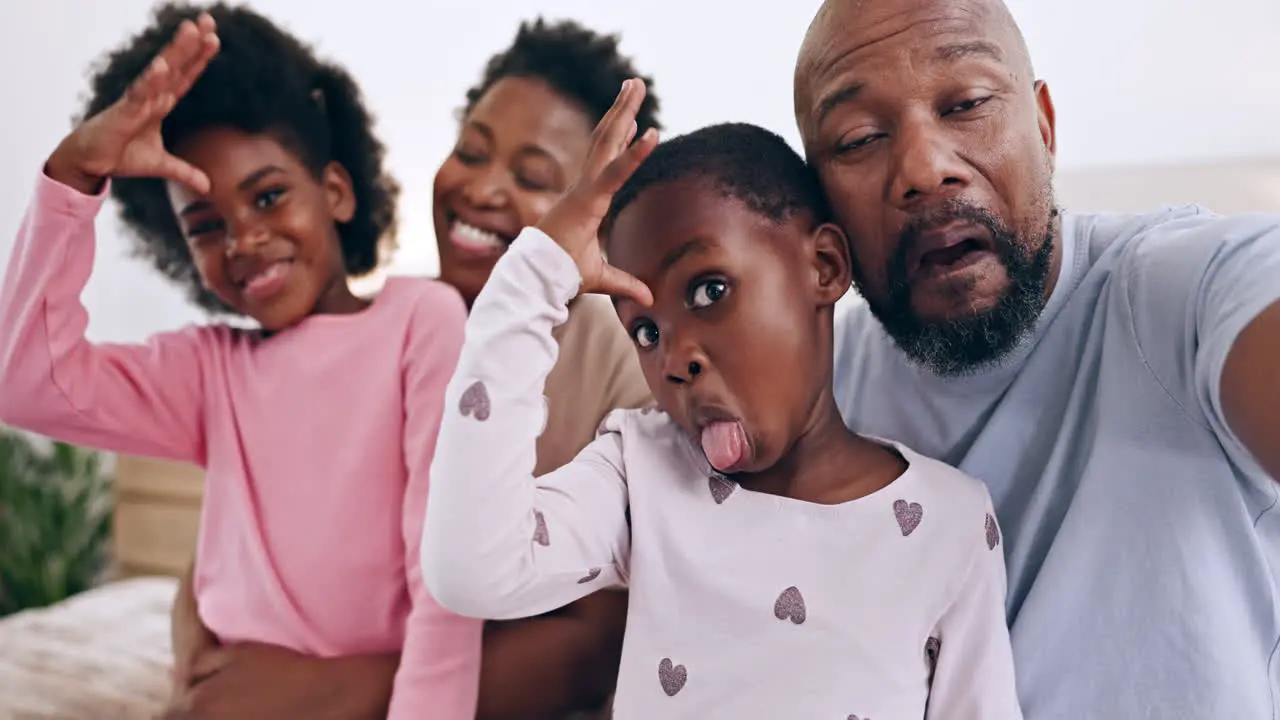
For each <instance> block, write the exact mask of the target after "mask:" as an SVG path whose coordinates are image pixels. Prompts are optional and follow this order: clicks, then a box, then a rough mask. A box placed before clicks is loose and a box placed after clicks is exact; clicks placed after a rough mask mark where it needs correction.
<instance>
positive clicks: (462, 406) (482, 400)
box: [458, 380, 489, 422]
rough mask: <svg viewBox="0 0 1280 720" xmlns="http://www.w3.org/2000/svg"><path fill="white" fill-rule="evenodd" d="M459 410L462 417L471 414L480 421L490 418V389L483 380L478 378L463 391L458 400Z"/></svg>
mask: <svg viewBox="0 0 1280 720" xmlns="http://www.w3.org/2000/svg"><path fill="white" fill-rule="evenodd" d="M458 412H460V413H462V417H467V416H468V415H471V416H473V417H474V418H475V419H476V420H479V421H480V422H484V421H485V420H488V419H489V390H488V389H487V388H485V386H484V383H483V382H481V381H480V380H477V381H475V382H473V383H471V386H470V387H468V388H467V389H466V390H464V391H463V393H462V397H461V398H460V399H459V400H458Z"/></svg>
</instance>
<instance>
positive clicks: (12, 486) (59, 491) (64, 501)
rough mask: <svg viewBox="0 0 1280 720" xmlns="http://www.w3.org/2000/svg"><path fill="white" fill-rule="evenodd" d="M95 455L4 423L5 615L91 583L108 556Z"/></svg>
mask: <svg viewBox="0 0 1280 720" xmlns="http://www.w3.org/2000/svg"><path fill="white" fill-rule="evenodd" d="M102 464H103V456H102V455H101V454H99V453H97V452H93V451H90V450H85V449H83V448H79V447H75V446H73V445H67V444H65V443H56V442H55V443H51V442H48V441H44V440H42V439H38V438H34V437H32V436H29V435H26V434H24V433H20V432H18V431H15V430H10V429H8V428H0V617H2V616H4V615H8V614H10V613H14V612H17V611H19V610H23V609H26V608H32V607H43V606H45V605H51V604H53V603H56V602H58V601H59V600H62V599H64V598H67V597H70V596H71V595H74V594H76V593H78V592H82V591H84V590H87V589H89V588H90V587H93V585H95V584H96V583H97V582H98V581H99V579H100V578H101V577H102V575H103V573H104V572H105V571H106V568H107V566H108V562H109V558H110V547H109V536H110V532H111V508H112V504H113V498H112V492H111V482H110V479H109V478H108V477H107V475H106V473H105V472H103V468H102Z"/></svg>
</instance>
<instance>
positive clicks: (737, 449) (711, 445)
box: [702, 420, 747, 472]
mask: <svg viewBox="0 0 1280 720" xmlns="http://www.w3.org/2000/svg"><path fill="white" fill-rule="evenodd" d="M702 452H703V454H704V455H706V456H707V462H709V463H711V467H713V468H715V469H716V470H719V471H720V472H729V471H731V470H733V469H734V468H735V467H736V466H737V465H738V463H741V462H742V461H743V459H744V458H745V457H746V455H747V435H746V433H745V432H743V430H742V423H739V422H733V421H726V420H720V421H718V422H713V423H711V424H710V425H708V426H706V427H704V428H703V429H702Z"/></svg>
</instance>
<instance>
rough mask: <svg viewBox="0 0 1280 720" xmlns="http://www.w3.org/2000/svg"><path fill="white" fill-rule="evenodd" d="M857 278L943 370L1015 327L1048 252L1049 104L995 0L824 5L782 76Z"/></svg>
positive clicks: (1038, 285) (1016, 333) (971, 361)
mask: <svg viewBox="0 0 1280 720" xmlns="http://www.w3.org/2000/svg"><path fill="white" fill-rule="evenodd" d="M795 110H796V122H797V124H798V125H799V126H800V135H801V137H802V138H803V140H804V147H805V153H806V155H807V156H808V159H809V162H810V163H811V164H812V165H813V166H814V168H816V169H817V171H818V176H819V177H820V178H821V179H822V185H823V189H824V191H825V192H826V194H827V197H828V199H829V200H830V204H831V209H832V211H833V212H834V214H835V216H836V218H837V219H838V220H839V222H840V224H841V225H842V226H843V228H844V230H845V233H846V235H847V236H848V237H849V240H850V244H851V247H852V249H853V255H854V260H855V263H854V265H855V279H856V282H857V286H858V289H859V291H860V292H861V294H862V295H863V297H864V298H866V300H867V303H868V305H869V306H870V308H871V310H872V312H874V313H875V314H876V317H877V318H879V320H880V322H881V323H882V324H883V325H884V326H885V329H886V330H887V331H888V332H889V334H890V335H891V336H893V338H894V339H895V341H896V342H897V343H898V345H899V346H900V347H901V348H902V349H903V350H904V351H905V352H906V354H907V355H909V356H911V357H912V358H914V359H915V360H917V361H918V362H920V363H922V364H925V365H928V366H930V367H932V368H933V369H934V370H936V371H938V372H940V373H944V374H954V373H963V372H968V371H971V370H974V369H975V368H977V367H980V366H982V365H984V364H987V363H991V362H994V361H996V360H998V359H999V358H1000V357H1002V356H1004V355H1005V354H1006V353H1007V352H1009V351H1010V350H1012V349H1013V348H1014V347H1016V346H1017V344H1018V343H1019V342H1020V341H1021V340H1022V338H1023V337H1025V335H1026V333H1027V332H1028V331H1029V330H1030V328H1032V327H1034V325H1035V322H1036V319H1037V318H1038V317H1039V314H1040V311H1041V310H1042V309H1043V306H1044V297H1045V294H1046V292H1047V291H1048V289H1049V288H1050V280H1049V278H1050V277H1051V276H1052V275H1051V274H1052V271H1053V269H1054V268H1055V267H1056V264H1057V262H1058V254H1057V253H1056V251H1055V247H1054V243H1053V236H1054V234H1055V232H1056V231H1057V220H1056V217H1057V215H1056V210H1055V208H1054V203H1053V154H1054V149H1055V146H1054V115H1053V103H1052V102H1051V100H1050V99H1049V91H1048V88H1047V87H1046V86H1045V85H1044V84H1043V83H1040V82H1037V81H1036V80H1035V77H1034V75H1033V74H1032V68H1031V60H1030V55H1029V54H1028V52H1027V47H1026V43H1025V42H1024V40H1023V38H1022V33H1021V32H1020V31H1019V30H1018V25H1017V23H1016V22H1014V19H1013V16H1012V15H1011V14H1010V13H1009V9H1008V8H1007V7H1006V6H1005V5H1004V3H1003V2H1001V0H827V1H826V2H825V3H824V4H823V6H822V8H821V9H820V10H819V11H818V15H817V17H815V18H814V20H813V23H812V24H811V25H810V27H809V32H808V33H807V35H806V36H805V40H804V44H803V46H802V48H801V50H800V56H799V58H798V59H797V62H796V75H795Z"/></svg>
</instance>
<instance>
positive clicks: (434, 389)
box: [387, 285, 484, 720]
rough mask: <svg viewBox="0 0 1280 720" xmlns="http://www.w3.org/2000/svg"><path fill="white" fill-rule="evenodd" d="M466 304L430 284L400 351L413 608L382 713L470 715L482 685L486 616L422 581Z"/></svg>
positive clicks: (427, 718) (391, 717)
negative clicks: (439, 441)
mask: <svg viewBox="0 0 1280 720" xmlns="http://www.w3.org/2000/svg"><path fill="white" fill-rule="evenodd" d="M465 323H466V308H465V306H464V305H463V303H462V299H461V298H459V297H458V296H457V294H456V293H454V292H453V291H452V290H451V289H447V288H445V287H444V286H441V285H433V286H431V291H430V293H428V294H427V295H426V296H425V297H424V298H423V299H422V301H421V302H420V303H419V306H418V308H417V317H416V318H415V321H414V322H413V323H412V329H411V330H410V333H411V335H410V337H409V339H408V346H407V348H406V352H405V370H404V372H405V377H404V384H405V387H404V393H405V430H404V433H405V438H404V446H405V462H406V464H407V466H408V474H409V484H408V487H407V488H405V498H404V520H403V528H404V547H405V573H406V575H407V576H408V583H409V592H410V595H411V597H412V600H413V609H412V610H411V611H410V613H409V619H408V622H407V624H406V628H405V642H404V649H403V651H402V652H401V655H400V669H399V670H398V671H397V673H396V679H395V688H394V691H393V694H392V697H391V710H390V712H389V714H388V716H387V717H388V720H411V719H412V720H473V718H475V714H476V705H477V699H478V695H479V692H480V648H481V635H482V631H483V627H484V624H483V623H482V622H481V621H479V620H473V619H471V618H464V617H462V616H460V615H455V614H454V613H452V612H449V611H448V610H446V609H444V608H443V607H441V606H440V604H439V603H437V602H436V600H435V598H433V597H432V596H431V593H430V592H428V590H427V588H426V585H425V584H424V583H423V581H422V563H421V556H420V547H421V541H422V524H423V518H424V517H425V515H426V505H427V488H428V484H429V482H428V475H429V470H430V467H431V459H432V455H433V454H434V452H435V447H436V435H437V433H438V432H439V429H440V416H441V410H442V404H443V402H444V391H445V386H446V385H447V384H448V382H449V377H450V375H451V374H452V373H453V368H454V365H455V364H456V363H457V361H458V352H459V350H460V349H461V347H462V334H463V327H464V325H465Z"/></svg>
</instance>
